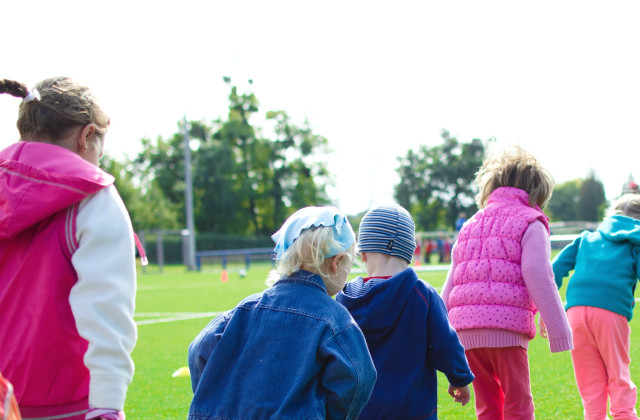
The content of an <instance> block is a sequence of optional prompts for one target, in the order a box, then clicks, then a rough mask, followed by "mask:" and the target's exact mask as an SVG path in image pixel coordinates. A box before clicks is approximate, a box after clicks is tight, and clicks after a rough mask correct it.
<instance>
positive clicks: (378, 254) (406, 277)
mask: <svg viewBox="0 0 640 420" xmlns="http://www.w3.org/2000/svg"><path fill="white" fill-rule="evenodd" d="M358 245H359V250H360V253H361V256H362V261H363V262H364V264H365V266H366V269H367V273H368V275H369V277H367V278H362V277H358V278H357V279H355V280H353V281H351V282H349V283H347V284H346V286H345V287H344V289H343V290H342V291H341V292H340V293H338V295H337V296H336V300H337V301H338V302H340V303H342V304H343V305H344V306H345V307H346V308H347V309H348V310H349V312H350V313H351V315H352V316H353V317H354V319H355V320H356V322H357V323H358V325H359V326H360V329H361V330H362V332H363V333H364V336H365V339H366V340H367V345H368V347H369V351H370V352H371V357H372V358H373V363H374V365H375V367H376V371H377V373H378V380H377V381H376V384H375V386H374V388H373V393H372V394H371V398H370V399H369V403H368V404H367V405H366V406H365V408H364V409H363V410H362V413H361V415H360V417H359V418H360V419H409V418H420V419H437V418H438V413H437V377H436V370H439V371H441V372H443V373H444V374H445V375H446V377H447V379H448V380H449V383H450V385H449V394H450V395H451V396H452V397H453V398H454V400H455V401H456V402H460V403H462V405H466V404H467V403H468V402H469V399H470V391H469V384H470V383H471V381H472V380H473V378H474V376H473V373H471V370H470V368H469V365H468V363H467V359H466V357H465V354H464V348H463V347H462V345H461V344H460V341H459V340H458V336H457V334H456V332H455V330H454V329H453V328H452V327H451V325H450V324H449V321H448V319H447V310H446V309H445V306H444V302H443V301H442V299H441V298H440V296H439V295H438V293H437V292H436V290H435V289H434V288H433V287H431V286H430V285H429V284H427V283H426V282H424V281H422V280H420V279H419V278H418V276H417V274H416V272H415V271H414V270H413V269H412V268H410V267H409V263H410V262H411V258H412V256H413V252H414V249H415V247H416V243H415V226H414V222H413V218H412V217H411V215H410V214H409V212H407V211H406V210H405V209H404V208H402V207H400V206H397V205H394V206H384V207H378V208H376V209H373V210H371V211H369V212H368V213H367V214H366V215H365V217H364V218H363V219H362V222H361V224H360V232H359V236H358Z"/></svg>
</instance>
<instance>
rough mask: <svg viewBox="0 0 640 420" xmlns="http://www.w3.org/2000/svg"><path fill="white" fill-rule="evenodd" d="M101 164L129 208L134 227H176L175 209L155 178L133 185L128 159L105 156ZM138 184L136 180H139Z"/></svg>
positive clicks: (139, 229)
mask: <svg viewBox="0 0 640 420" xmlns="http://www.w3.org/2000/svg"><path fill="white" fill-rule="evenodd" d="M100 163H101V166H102V168H103V169H104V170H105V171H106V172H108V173H110V174H111V175H113V177H114V178H115V180H114V185H115V186H116V188H117V189H118V193H119V194H120V197H121V198H122V201H123V202H124V204H125V207H126V208H127V211H128V212H129V216H130V217H131V224H132V225H133V229H134V230H135V231H141V230H144V229H175V228H177V227H178V222H177V209H176V207H175V206H174V205H172V204H171V203H169V202H168V201H167V199H166V198H165V196H164V194H163V193H162V191H161V190H160V188H159V187H158V186H157V184H156V183H155V182H150V183H147V184H146V185H147V186H146V188H144V189H143V187H141V186H140V185H136V182H135V181H134V175H133V171H132V170H131V169H130V168H131V167H132V166H133V164H132V162H130V161H129V160H128V159H125V161H124V163H121V162H118V161H117V160H115V159H113V158H112V157H110V156H104V157H103V158H102V159H101V161H100ZM138 184H139V183H138Z"/></svg>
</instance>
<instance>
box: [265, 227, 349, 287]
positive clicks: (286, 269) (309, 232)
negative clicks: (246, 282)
mask: <svg viewBox="0 0 640 420" xmlns="http://www.w3.org/2000/svg"><path fill="white" fill-rule="evenodd" d="M338 246H339V243H338V242H337V241H336V240H335V239H334V237H333V229H332V227H331V226H328V227H325V226H320V227H311V228H309V229H306V230H305V231H303V232H302V233H301V234H300V236H298V238H297V239H296V240H295V241H294V242H293V244H292V245H291V246H290V247H289V249H287V251H286V252H285V253H284V255H282V257H281V258H280V259H279V260H278V261H277V262H276V267H275V269H273V270H272V271H271V272H270V273H269V276H268V277H267V284H268V285H269V286H273V284H274V283H275V282H277V281H278V280H280V278H282V277H283V276H290V275H292V274H293V273H295V272H297V271H299V270H300V269H301V268H302V267H303V266H309V267H313V269H314V270H315V272H317V273H318V274H320V276H321V277H323V280H325V281H328V280H329V279H330V278H331V276H330V275H329V274H328V273H327V274H325V273H324V272H323V268H322V266H323V264H324V262H325V260H326V258H327V255H328V254H330V250H331V249H334V248H336V247H338ZM344 255H345V257H344V258H342V259H341V260H340V263H339V269H346V270H350V269H351V265H353V262H354V261H355V258H356V245H355V244H353V245H352V246H351V247H350V248H349V249H347V250H346V251H344Z"/></svg>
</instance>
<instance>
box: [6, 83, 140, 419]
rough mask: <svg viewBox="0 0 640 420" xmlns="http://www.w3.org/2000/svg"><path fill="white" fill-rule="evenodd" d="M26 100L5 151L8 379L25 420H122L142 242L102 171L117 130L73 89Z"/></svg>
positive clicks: (12, 90)
mask: <svg viewBox="0 0 640 420" xmlns="http://www.w3.org/2000/svg"><path fill="white" fill-rule="evenodd" d="M0 93H7V94H9V95H12V96H15V97H18V98H22V102H21V104H20V108H19V116H18V123H17V126H18V131H19V132H20V137H21V139H20V141H19V142H17V143H15V144H13V145H11V146H9V147H7V148H6V149H4V150H2V151H0V343H2V348H1V349H0V372H2V374H3V375H4V376H5V377H6V378H7V379H8V380H9V381H11V383H12V384H13V386H14V390H15V396H16V398H17V400H18V404H19V406H20V411H21V413H22V416H23V418H24V419H36V418H38V419H43V418H47V419H54V418H55V419H57V420H82V419H97V418H102V419H108V420H115V419H124V413H123V409H124V400H125V395H126V391H127V387H128V385H129V382H130V381H131V378H132V376H133V362H132V360H131V356H130V353H131V351H132V349H133V346H134V343H135V341H136V326H135V323H134V321H133V310H134V300H135V289H136V272H135V254H134V239H133V238H134V236H133V230H132V228H131V222H130V220H129V215H128V213H127V211H126V209H125V207H124V204H123V202H122V200H121V199H120V196H119V195H118V192H117V191H116V189H115V187H114V186H113V177H112V176H111V175H109V174H107V173H105V172H103V171H102V170H100V169H99V168H98V166H97V165H98V160H99V159H100V157H101V155H102V147H103V144H104V138H105V134H106V132H107V127H108V126H109V118H108V117H107V115H106V114H105V113H104V111H103V110H102V109H101V108H100V106H99V105H98V104H97V102H96V100H95V98H94V97H93V95H92V93H91V91H90V90H89V89H88V88H86V87H84V86H81V85H79V84H77V83H76V82H74V81H73V80H71V79H69V78H66V77H58V78H51V79H46V80H43V81H42V82H40V83H38V84H37V85H36V86H35V88H34V89H31V90H29V89H27V87H26V86H25V85H23V84H21V83H18V82H15V81H11V80H4V79H0Z"/></svg>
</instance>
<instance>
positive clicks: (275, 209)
mask: <svg viewBox="0 0 640 420" xmlns="http://www.w3.org/2000/svg"><path fill="white" fill-rule="evenodd" d="M230 91H231V92H230V94H229V98H228V99H229V113H228V115H227V116H226V118H225V119H219V120H215V121H213V122H212V123H210V124H208V123H205V122H195V121H192V122H190V123H189V135H190V138H191V143H192V149H195V150H192V153H191V156H192V171H193V172H192V173H193V190H194V204H195V208H194V218H195V225H196V230H197V231H199V232H217V233H234V234H242V235H252V234H256V235H265V234H272V233H273V232H274V231H275V230H276V229H277V227H278V226H280V225H281V224H282V222H283V221H284V220H285V219H286V217H287V216H288V215H289V214H291V213H292V212H293V211H295V210H297V208H299V207H303V206H306V205H322V204H324V203H326V202H328V200H327V198H326V193H325V186H326V185H327V183H329V182H330V181H331V180H330V179H329V176H328V173H327V171H326V169H325V166H326V165H324V164H323V161H322V159H324V158H325V156H326V152H327V151H328V150H327V140H326V139H325V138H324V137H322V136H319V135H317V134H315V133H313V131H312V130H311V129H310V127H309V123H308V122H307V121H305V122H304V124H303V125H302V126H300V127H299V126H296V125H295V124H293V123H291V121H290V119H289V117H288V115H287V114H286V112H284V111H275V112H268V113H267V119H266V122H267V123H268V124H273V127H270V129H269V130H268V133H269V135H268V136H263V135H262V134H261V133H262V132H263V130H262V129H261V128H260V127H257V126H255V125H254V124H253V123H252V119H253V117H254V116H255V115H256V114H257V112H258V100H257V98H256V97H255V96H254V95H253V93H242V94H241V93H239V92H238V90H237V88H236V87H235V86H231V87H230ZM196 144H197V147H195V145H196ZM143 147H144V150H143V152H141V153H140V154H139V155H138V156H137V158H136V159H135V160H134V163H135V165H134V170H135V173H136V174H137V175H140V176H142V175H143V174H148V178H150V179H152V180H153V182H154V183H155V185H157V187H158V188H159V189H160V190H161V191H162V193H163V194H164V196H165V197H166V200H167V201H168V202H169V203H170V204H171V206H173V207H175V208H176V209H177V210H178V218H179V222H180V224H183V223H184V189H185V188H184V187H185V185H184V161H183V159H184V155H183V147H184V145H183V138H182V133H176V134H174V135H173V137H171V138H170V139H169V140H163V139H162V138H158V140H157V141H156V142H155V143H153V142H151V141H149V140H143Z"/></svg>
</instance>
